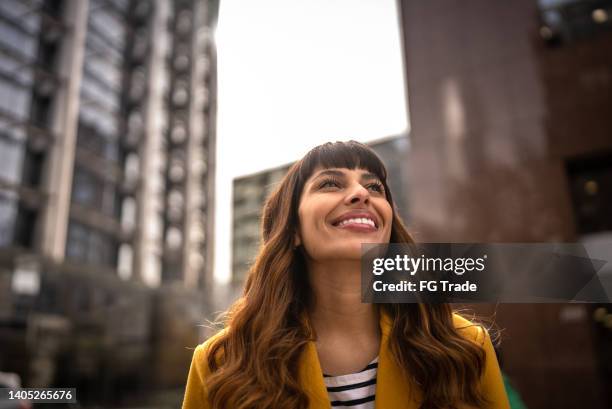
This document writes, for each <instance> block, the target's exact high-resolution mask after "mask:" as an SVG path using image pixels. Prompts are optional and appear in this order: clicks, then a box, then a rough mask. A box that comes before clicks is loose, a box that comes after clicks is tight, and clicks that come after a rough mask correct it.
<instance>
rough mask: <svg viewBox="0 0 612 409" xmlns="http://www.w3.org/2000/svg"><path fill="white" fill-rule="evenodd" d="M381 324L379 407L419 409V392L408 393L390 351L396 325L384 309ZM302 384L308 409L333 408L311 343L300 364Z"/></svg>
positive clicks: (313, 344)
mask: <svg viewBox="0 0 612 409" xmlns="http://www.w3.org/2000/svg"><path fill="white" fill-rule="evenodd" d="M379 323H380V331H381V341H380V350H379V355H378V371H377V380H376V408H377V409H380V408H384V409H412V408H417V407H418V403H417V402H418V401H417V400H416V399H418V396H417V395H418V391H416V390H415V392H416V393H415V394H411V393H409V392H410V387H409V383H408V381H407V380H406V378H405V376H404V374H403V373H402V371H401V368H399V367H398V366H397V364H396V363H395V361H394V359H393V356H392V354H391V350H390V349H389V336H390V334H391V328H392V324H393V322H392V320H391V317H389V316H388V315H387V314H386V313H385V312H384V311H382V310H381V312H380V321H379ZM300 384H301V386H302V389H303V390H304V391H305V392H306V394H307V395H308V397H309V398H310V406H309V409H323V408H325V409H328V408H330V403H329V397H328V395H327V389H326V388H325V382H324V381H323V372H322V371H321V364H320V363H319V355H318V354H317V348H316V346H315V343H314V342H312V341H311V342H309V343H308V344H307V345H306V348H305V350H304V352H303V355H302V358H301V361H300ZM409 395H412V396H413V399H409Z"/></svg>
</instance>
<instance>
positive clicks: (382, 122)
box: [214, 0, 408, 283]
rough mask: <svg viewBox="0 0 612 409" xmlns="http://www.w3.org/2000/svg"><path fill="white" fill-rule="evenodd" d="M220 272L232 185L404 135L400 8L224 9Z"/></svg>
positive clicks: (289, 0)
mask: <svg viewBox="0 0 612 409" xmlns="http://www.w3.org/2000/svg"><path fill="white" fill-rule="evenodd" d="M215 41H216V45H217V55H218V62H217V71H218V74H217V75H218V108H217V109H218V117H217V174H216V189H217V192H216V195H215V212H216V214H215V266H214V276H215V280H216V281H217V282H218V283H225V282H227V281H228V280H229V279H230V277H231V274H230V266H231V204H232V192H231V190H232V180H233V179H234V178H236V177H238V176H242V175H246V174H250V173H254V172H258V171H261V170H264V169H268V168H272V167H276V166H279V165H283V164H286V163H289V162H291V161H294V160H297V159H299V158H300V157H302V156H303V155H304V154H305V153H306V152H308V150H310V149H311V148H313V147H314V146H316V145H318V144H321V143H324V142H328V141H337V140H349V139H355V140H358V141H361V142H368V141H371V140H375V139H380V138H383V137H387V136H392V135H397V134H400V133H402V132H405V131H406V130H407V127H408V122H407V119H406V103H405V88H404V78H403V71H402V54H401V47H400V33H399V25H398V17H397V10H396V4H395V0H307V1H305V0H259V1H252V0H222V1H221V6H220V9H219V22H218V26H217V28H216V31H215Z"/></svg>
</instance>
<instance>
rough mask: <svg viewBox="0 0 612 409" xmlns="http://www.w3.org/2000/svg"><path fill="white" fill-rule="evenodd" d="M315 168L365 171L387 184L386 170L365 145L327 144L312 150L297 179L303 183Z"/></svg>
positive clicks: (303, 160)
mask: <svg viewBox="0 0 612 409" xmlns="http://www.w3.org/2000/svg"><path fill="white" fill-rule="evenodd" d="M317 167H321V168H323V169H329V168H347V169H365V170H367V171H368V172H371V173H373V174H375V175H376V176H378V178H379V179H380V181H381V182H383V183H384V184H385V187H386V184H387V170H386V169H385V165H384V164H383V163H382V161H381V160H380V158H379V157H378V156H377V155H376V153H375V152H374V151H373V150H372V149H371V148H370V147H368V146H367V145H364V144H362V143H359V142H356V141H349V142H333V143H332V142H328V143H325V144H323V145H319V146H317V147H315V148H313V149H312V150H311V151H310V152H308V153H307V154H306V156H305V157H304V159H302V163H301V166H300V170H299V179H300V180H301V182H302V183H304V182H305V181H306V180H307V179H308V178H309V177H310V176H311V175H312V173H313V172H314V170H315V169H316V168H317Z"/></svg>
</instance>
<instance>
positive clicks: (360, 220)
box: [338, 218, 376, 228]
mask: <svg viewBox="0 0 612 409" xmlns="http://www.w3.org/2000/svg"><path fill="white" fill-rule="evenodd" d="M349 223H353V224H367V225H369V226H372V227H374V228H376V224H374V221H373V220H371V219H366V218H355V219H346V220H342V221H341V222H340V223H338V227H342V226H344V225H346V224H349Z"/></svg>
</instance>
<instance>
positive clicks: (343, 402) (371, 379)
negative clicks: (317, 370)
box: [323, 358, 378, 409]
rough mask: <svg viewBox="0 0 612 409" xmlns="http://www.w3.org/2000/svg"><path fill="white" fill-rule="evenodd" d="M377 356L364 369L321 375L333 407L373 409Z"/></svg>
mask: <svg viewBox="0 0 612 409" xmlns="http://www.w3.org/2000/svg"><path fill="white" fill-rule="evenodd" d="M377 369H378V358H376V359H374V360H373V361H372V362H370V363H369V364H368V366H366V367H365V368H364V369H362V370H361V371H359V372H355V373H351V374H348V375H338V376H330V375H325V374H324V375H323V380H324V381H325V386H326V387H327V394H328V395H329V401H330V402H331V406H332V407H333V408H352V409H374V399H375V397H376V371H377Z"/></svg>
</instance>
